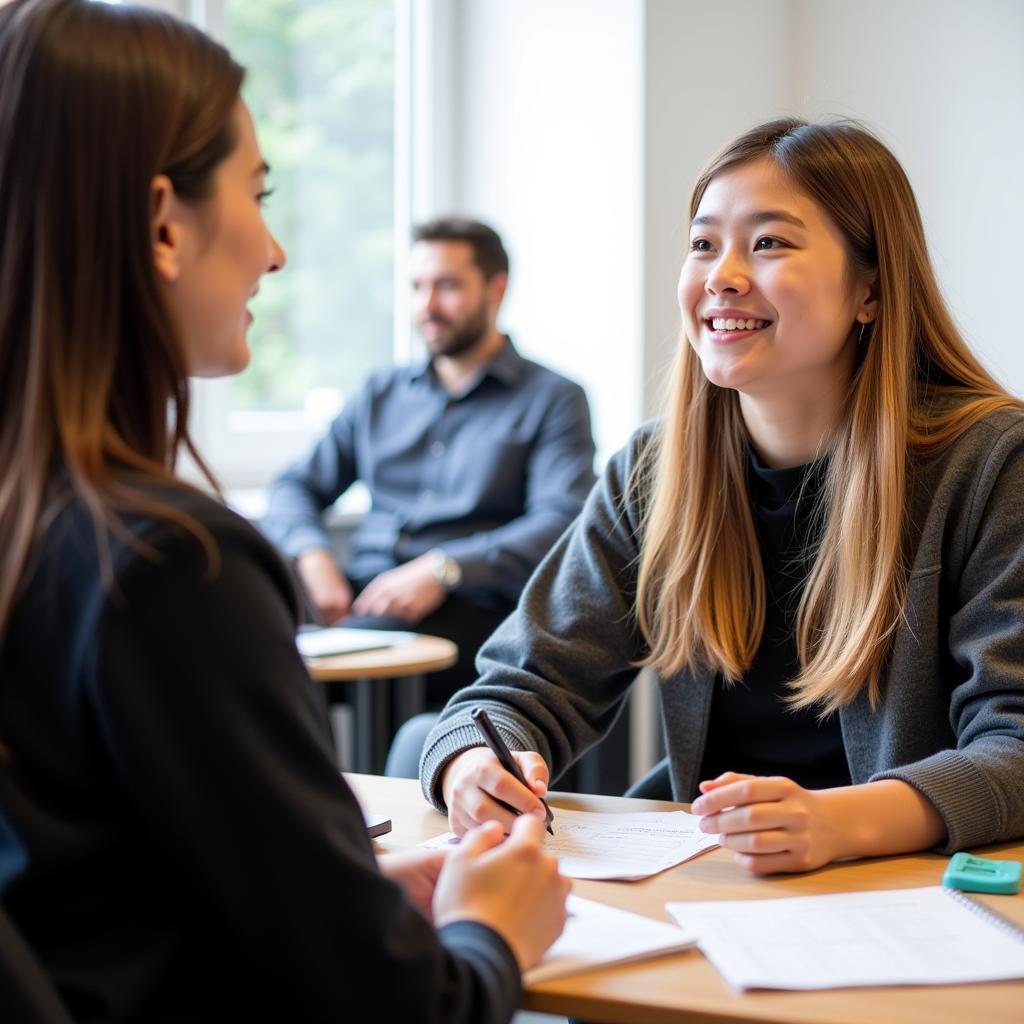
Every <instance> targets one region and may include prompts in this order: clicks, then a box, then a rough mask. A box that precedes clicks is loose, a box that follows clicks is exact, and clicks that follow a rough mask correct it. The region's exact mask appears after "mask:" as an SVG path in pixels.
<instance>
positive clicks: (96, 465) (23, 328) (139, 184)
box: [0, 0, 243, 630]
mask: <svg viewBox="0 0 1024 1024" xmlns="http://www.w3.org/2000/svg"><path fill="white" fill-rule="evenodd" d="M242 78H243V71H242V69H241V68H240V67H239V66H238V65H237V64H235V62H234V61H232V59H231V57H230V56H229V55H228V53H227V51H226V50H225V49H224V48H223V47H221V46H219V45H217V44H216V43H214V42H213V41H212V40H211V39H209V38H208V37H207V36H205V35H203V34H202V33H201V32H200V31H199V30H198V29H195V28H193V27H191V26H189V25H187V24H185V23H183V22H181V21H178V20H177V19H175V18H173V17H171V16H169V15H166V14H163V13H159V12H156V11H152V10H147V9H144V8H140V7H132V6H114V5H108V4H100V3H89V2H88V0H13V2H12V3H9V4H7V5H6V6H2V7H0V97H2V102H0V410H2V411H0V465H2V466H3V467H4V471H3V475H2V477H0V536H2V537H3V538H4V549H5V550H4V557H3V561H2V563H0V630H2V629H3V628H4V626H5V625H6V622H7V619H8V617H9V614H10V611H11V607H12V603H13V601H14V598H15V595H16V592H17V587H18V584H19V581H20V579H21V576H22V574H23V573H24V571H25V566H26V563H27V560H28V557H29V554H30V551H31V548H32V545H33V543H34V541H35V539H36V536H37V531H38V529H39V523H40V522H45V521H46V519H47V517H48V514H49V513H50V512H52V509H51V508H50V504H51V503H52V501H53V486H54V482H55V481H56V480H58V479H60V480H64V481H66V483H67V486H68V487H69V488H70V489H71V490H72V491H73V492H74V493H75V494H77V495H78V496H79V497H80V499H81V500H83V501H85V502H86V504H87V505H88V507H89V508H90V510H91V512H92V515H93V518H94V520H95V521H96V525H97V531H98V534H99V535H100V536H101V537H106V536H107V533H108V531H109V530H111V529H113V530H118V529H119V523H120V520H119V513H121V512H126V511H137V512H142V513H151V514H160V515H164V516H166V517H168V518H171V519H176V520H178V521H179V522H182V524H183V525H186V526H188V527H189V528H190V529H193V532H196V531H195V529H194V525H195V524H191V523H189V522H186V521H185V519H184V517H183V516H182V514H181V513H176V512H175V511H174V510H173V509H170V508H166V507H163V506H162V505H157V504H155V503H154V502H153V500H152V499H147V498H145V497H144V496H143V495H142V494H141V493H139V491H138V489H137V488H132V487H131V486H129V485H128V484H127V483H126V482H125V474H124V472H123V471H124V470H128V471H134V472H135V473H140V474H142V475H144V476H146V477H148V478H156V479H170V478H171V477H172V474H173V465H174V460H175V456H176V454H177V452H178V450H179V448H180V447H182V446H184V447H185V448H186V449H187V450H189V451H191V452H193V454H194V450H193V449H192V443H191V440H190V439H189V436H188V431H187V423H188V404H189V403H188V380H187V372H186V367H185V362H184V355H183V350H182V345H181V343H180V339H179V337H178V332H177V329H176V326H175V324H174V322H173V319H172V317H171V316H170V315H169V313H168V311H167V309H166V308H165V304H164V302H163V301H162V299H161V294H160V290H159V288H158V284H157V278H156V272H155V269H154V263H153V246H152V239H151V217H152V210H151V209H150V204H151V198H150V195H151V183H152V181H153V178H154V177H155V176H156V175H157V174H165V175H167V176H168V177H169V178H170V180H171V182H172V183H173V186H174V189H175V191H176V193H177V194H178V195H180V196H181V197H183V198H185V199H186V200H192V201H195V202H197V203H198V202H202V201H203V200H204V199H206V198H207V197H208V196H209V195H210V192H211V189H212V176H213V172H214V169H215V168H216V167H217V165H218V164H219V163H220V162H221V161H222V160H223V159H224V158H225V157H226V156H227V155H228V154H229V153H230V152H231V151H232V149H233V148H234V145H235V141H236V140H235V132H234V121H233V116H232V115H233V112H234V109H235V105H236V103H237V101H238V98H239V90H240V87H241V83H242ZM200 465H201V462H200ZM200 539H203V538H200Z"/></svg>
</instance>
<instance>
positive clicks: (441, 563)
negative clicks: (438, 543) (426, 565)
mask: <svg viewBox="0 0 1024 1024" xmlns="http://www.w3.org/2000/svg"><path fill="white" fill-rule="evenodd" d="M433 574H434V579H435V580H437V582H438V583H440V584H441V585H442V586H444V587H448V588H449V589H450V588H451V587H457V586H458V585H459V583H460V581H461V580H462V566H461V565H459V563H458V562H456V561H455V559H454V558H449V557H448V556H447V555H446V554H445V553H444V552H443V551H439V552H437V560H436V561H435V562H434V566H433Z"/></svg>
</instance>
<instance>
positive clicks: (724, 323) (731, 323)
mask: <svg viewBox="0 0 1024 1024" xmlns="http://www.w3.org/2000/svg"><path fill="white" fill-rule="evenodd" d="M711 326H712V328H713V329H714V330H716V331H759V330H760V329H761V328H762V327H767V326H768V321H767V320H738V319H736V318H734V317H731V316H730V317H721V316H716V317H713V318H712V320H711Z"/></svg>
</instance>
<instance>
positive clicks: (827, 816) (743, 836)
mask: <svg viewBox="0 0 1024 1024" xmlns="http://www.w3.org/2000/svg"><path fill="white" fill-rule="evenodd" d="M700 791H701V796H700V797H698V798H697V799H696V800H695V801H694V802H693V808H692V809H693V813H694V814H699V815H700V816H701V820H700V828H701V831H702V832H710V833H714V832H717V833H719V834H720V835H721V843H722V846H724V847H725V848H726V849H728V850H732V851H733V859H734V860H735V861H736V863H737V864H739V865H740V866H741V867H744V868H746V869H747V870H748V871H752V872H753V873H754V874H757V875H767V874H771V873H773V872H778V871H811V870H813V869H814V868H820V867H821V866H822V865H823V864H828V863H829V862H830V861H832V860H835V859H836V857H838V856H842V849H843V836H844V830H843V823H842V821H841V819H840V816H838V815H836V814H835V810H836V808H835V807H834V806H833V805H832V802H831V801H830V799H829V794H830V791H829V790H818V791H815V790H810V789H804V788H803V787H802V786H798V785H797V784H796V783H795V782H794V781H793V780H792V779H787V778H784V777H782V776H760V775H740V774H739V773H738V772H724V773H723V774H721V775H719V776H718V778H717V779H711V780H710V781H707V782H702V783H701V784H700Z"/></svg>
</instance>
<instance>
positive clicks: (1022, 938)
mask: <svg viewBox="0 0 1024 1024" xmlns="http://www.w3.org/2000/svg"><path fill="white" fill-rule="evenodd" d="M943 891H944V892H945V893H946V894H947V895H949V896H952V897H953V899H955V900H956V901H957V903H959V904H960V905H961V906H962V907H966V908H967V909H968V910H969V911H970V912H971V913H972V914H977V915H978V917H980V918H981V919H982V920H984V921H987V922H988V923H989V924H990V925H992V926H993V927H994V928H998V929H999V931H1001V932H1003V933H1004V934H1006V935H1009V936H1010V938H1013V939H1016V940H1017V941H1018V942H1024V928H1021V926H1020V925H1018V924H1017V923H1016V922H1015V921H1011V920H1010V919H1009V918H1008V917H1003V915H1002V914H1000V913H998V912H997V911H995V910H993V909H992V908H991V907H988V906H986V905H985V904H984V903H979V902H978V901H977V900H976V899H973V898H972V897H970V896H968V895H967V893H965V892H963V891H961V890H960V889H944V890H943Z"/></svg>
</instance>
